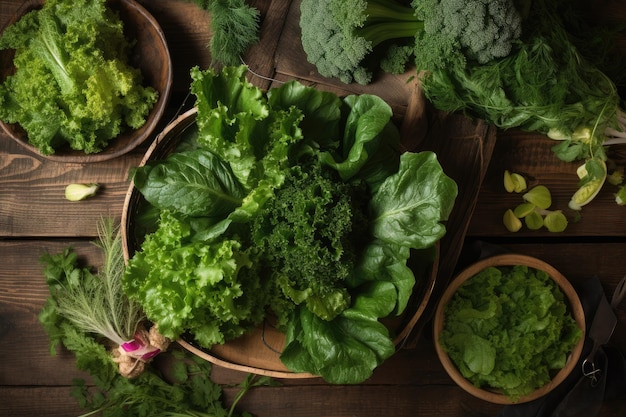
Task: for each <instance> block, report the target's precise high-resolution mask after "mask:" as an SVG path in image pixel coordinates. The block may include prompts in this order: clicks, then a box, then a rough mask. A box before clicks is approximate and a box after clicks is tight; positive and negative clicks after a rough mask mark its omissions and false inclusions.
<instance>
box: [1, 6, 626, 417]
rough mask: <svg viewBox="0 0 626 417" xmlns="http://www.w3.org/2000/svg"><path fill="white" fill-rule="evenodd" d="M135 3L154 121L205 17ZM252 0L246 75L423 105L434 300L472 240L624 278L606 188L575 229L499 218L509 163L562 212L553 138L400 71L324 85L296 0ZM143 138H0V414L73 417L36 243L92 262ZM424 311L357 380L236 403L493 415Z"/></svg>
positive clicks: (345, 411) (302, 412)
mask: <svg viewBox="0 0 626 417" xmlns="http://www.w3.org/2000/svg"><path fill="white" fill-rule="evenodd" d="M141 3H142V4H143V5H144V6H145V7H146V8H147V9H148V10H149V11H150V12H151V13H152V14H153V15H154V16H155V17H156V18H157V20H158V21H159V22H160V24H161V26H162V28H163V30H164V32H165V35H166V37H167V41H168V43H169V46H170V49H171V54H172V60H173V63H174V66H175V68H174V71H175V72H174V86H173V93H172V96H171V99H170V105H169V108H168V112H167V113H166V114H165V116H164V119H163V122H162V126H161V128H162V127H164V126H165V124H166V123H167V122H168V121H170V120H171V119H172V117H174V116H175V115H176V114H177V113H178V112H179V111H180V106H181V105H183V103H184V102H185V96H186V94H187V91H188V86H189V68H191V67H192V66H193V65H199V66H200V67H207V66H208V65H209V64H210V56H209V53H208V50H207V48H206V45H207V42H208V40H209V38H210V32H209V29H208V22H209V16H208V14H207V13H205V12H203V11H201V10H200V9H198V8H197V7H196V6H195V5H193V4H192V3H190V2H185V1H167V0H152V1H147V0H143V1H141ZM253 3H254V4H255V5H256V6H257V7H258V8H259V9H260V10H261V12H262V17H263V21H262V36H261V43H260V44H259V45H257V46H256V47H254V48H252V50H251V51H249V54H248V55H247V57H246V61H247V63H248V64H249V66H250V69H251V71H254V72H255V73H257V74H259V75H260V76H258V77H257V76H253V77H251V80H252V82H254V83H255V84H257V85H258V86H260V87H263V88H269V87H271V86H273V85H276V84H277V83H280V82H282V81H286V80H290V79H298V80H301V81H302V82H304V83H307V84H311V85H317V86H318V87H319V88H322V89H327V90H331V91H335V92H337V93H339V94H348V93H364V92H367V93H374V94H378V95H380V96H381V97H383V98H384V99H385V100H387V101H388V102H389V103H390V104H391V106H392V107H393V109H394V111H395V113H396V115H397V118H398V120H399V121H400V123H401V122H402V120H404V119H409V118H408V117H405V116H406V115H410V116H414V115H416V114H421V111H422V110H424V114H423V117H424V120H428V122H429V125H428V126H429V128H430V130H429V131H428V135H427V136H426V139H424V140H423V141H422V142H420V145H419V147H420V148H422V149H427V148H428V149H433V150H436V151H437V152H438V155H439V158H440V160H441V163H442V165H443V166H444V169H445V170H446V171H447V172H448V174H449V175H451V176H452V177H453V178H454V179H455V180H457V182H458V184H459V190H460V193H459V199H458V202H457V206H456V207H455V211H454V213H453V215H452V217H451V219H450V222H449V224H448V235H446V237H445V238H444V239H443V241H442V245H441V247H442V259H441V264H440V270H439V277H438V288H437V289H436V291H435V294H434V298H433V300H434V301H436V297H437V294H438V293H440V291H441V290H442V288H443V287H445V283H446V282H447V280H448V279H449V278H450V277H451V276H453V274H454V272H455V271H456V270H458V268H460V267H461V266H463V265H464V262H466V261H467V260H468V259H469V256H470V255H469V248H470V247H471V245H472V244H473V243H475V242H476V241H484V242H489V243H494V244H498V245H501V246H502V247H504V248H506V249H508V250H511V251H515V252H519V253H524V254H528V255H533V256H536V257H539V258H541V259H543V260H545V261H547V262H549V263H551V264H552V265H554V266H555V267H556V268H557V269H559V270H560V271H561V272H562V273H563V274H564V275H565V276H567V277H568V278H569V279H570V280H571V282H572V283H573V284H574V285H575V286H576V285H579V284H580V283H581V282H583V281H584V280H585V279H587V278H589V277H591V276H593V275H594V274H597V275H598V276H599V277H600V279H601V282H602V284H603V287H604V289H605V292H606V294H607V295H608V296H610V295H611V293H612V292H613V290H614V289H615V287H616V285H617V283H618V281H619V280H620V279H621V278H622V277H623V276H624V275H625V274H626V264H625V263H624V256H625V255H626V207H620V206H617V205H616V204H615V203H614V202H613V195H612V192H613V191H614V190H612V189H611V188H610V187H605V189H603V190H602V192H601V193H600V195H599V196H598V197H597V199H596V200H595V201H594V202H593V203H592V204H590V205H589V206H588V207H587V208H585V209H584V211H583V216H582V220H581V221H580V222H578V223H571V224H570V225H569V227H568V228H567V230H566V231H565V232H564V233H560V234H550V233H549V232H546V231H532V232H531V231H520V232H518V233H517V234H512V233H509V232H507V231H506V230H505V229H504V227H503V225H502V222H501V219H502V214H503V212H504V210H506V209H507V208H512V207H514V206H516V205H517V204H518V203H519V201H520V200H519V199H520V197H519V195H516V194H508V193H506V192H505V191H504V190H503V186H502V175H503V171H504V170H505V169H509V170H511V171H514V172H519V173H521V174H523V175H525V176H526V177H527V178H529V182H530V184H529V185H531V186H532V185H536V184H543V185H546V186H547V187H548V188H549V189H550V190H551V192H552V194H553V200H554V208H558V209H563V210H566V209H567V202H568V201H569V197H570V195H571V194H572V193H573V192H574V190H575V189H576V181H575V174H574V172H575V168H576V164H568V163H564V162H561V161H559V160H557V159H556V158H555V157H554V156H553V155H552V153H551V152H550V147H551V145H552V144H553V143H552V142H551V141H550V140H548V139H546V138H544V137H542V136H538V135H532V134H524V133H521V132H518V131H508V132H495V131H494V130H493V129H492V128H489V127H487V126H484V124H482V123H480V122H472V121H470V120H467V119H465V118H463V117H461V116H448V115H441V114H439V113H437V112H433V111H432V109H429V108H428V107H426V108H425V109H424V108H421V107H419V106H418V107H415V106H414V104H415V102H414V101H412V100H411V98H412V94H413V93H414V90H413V89H412V88H411V86H410V85H407V84H406V80H407V77H406V76H397V77H395V76H385V77H383V78H381V79H379V80H378V81H376V82H375V83H373V84H371V85H370V86H367V87H362V86H357V85H349V86H348V85H342V84H340V83H337V82H334V81H331V80H326V79H323V78H321V77H319V76H318V75H316V73H315V71H314V69H313V67H312V66H311V65H309V64H307V63H306V59H305V56H304V54H303V52H302V49H301V47H300V46H299V43H298V42H299V40H298V36H299V35H298V33H299V29H298V16H299V11H298V7H297V5H298V3H299V1H297V0H294V1H290V0H271V1H270V0H266V1H263V0H257V1H254V2H253ZM613 3H615V4H613ZM613 3H610V2H609V4H608V5H606V7H612V8H613V9H614V10H612V13H613V14H616V13H621V16H625V15H624V13H625V12H626V10H624V9H623V8H622V9H619V8H618V6H617V5H616V4H617V2H613ZM20 4H21V1H20V0H2V1H1V2H0V27H2V26H4V24H5V23H6V21H7V20H8V19H9V18H10V17H11V15H12V14H13V13H14V11H15V10H16V9H17V8H18V7H19V5H20ZM602 4H605V3H604V2H603V3H602ZM612 4H613V5H612ZM620 10H621V11H620ZM625 17H626V16H625ZM265 77H267V78H265ZM418 104H419V102H418ZM186 106H189V103H186ZM183 108H185V107H184V106H183ZM410 119H411V120H412V118H410ZM419 126H423V125H419ZM409 127H410V126H409ZM158 130H159V129H158ZM418 133H419V130H418ZM496 138H497V140H496ZM147 145H148V144H147V143H146V144H145V145H144V146H142V147H140V148H139V149H137V150H136V151H134V152H132V153H131V154H128V155H126V156H123V157H119V158H116V159H114V160H111V161H108V162H102V163H95V164H91V165H81V164H62V163H58V162H52V161H49V160H46V159H44V158H41V157H39V156H37V155H34V154H31V153H29V152H28V151H25V150H24V149H22V148H21V147H20V146H19V145H17V144H16V143H14V142H13V141H12V140H11V139H10V138H8V137H6V136H2V135H0V415H2V416H6V417H10V416H15V417H18V416H19V417H26V416H44V415H45V416H71V415H77V414H79V413H80V412H81V409H80V408H79V407H78V405H77V404H76V403H75V401H74V399H73V398H72V397H71V396H70V394H69V393H70V389H71V383H72V379H73V378H83V377H86V375H84V374H82V373H81V372H79V371H77V370H76V368H75V365H74V359H73V357H72V356H71V355H70V354H69V353H67V352H63V351H60V353H59V354H57V355H56V356H51V355H50V353H49V350H48V339H47V335H46V334H45V333H44V331H43V329H42V328H41V326H40V324H39V322H38V321H37V314H38V313H39V311H40V309H41V306H42V305H43V303H44V301H45V299H46V298H47V295H48V293H47V287H46V285H45V282H44V279H43V276H42V273H41V265H40V264H39V262H38V259H39V257H40V256H41V254H42V253H43V252H45V251H48V252H51V253H57V252H59V251H61V250H62V249H64V248H66V247H67V246H70V245H71V246H74V247H75V249H76V250H77V251H78V252H79V254H81V256H84V257H85V259H86V260H87V262H90V263H93V264H94V265H96V264H97V263H98V261H99V259H98V255H97V250H96V249H95V248H94V247H93V246H92V245H91V243H90V242H91V241H93V240H94V239H95V237H96V224H97V222H98V219H99V218H100V217H101V216H103V215H104V216H114V217H117V218H119V216H121V212H122V205H123V201H124V196H125V194H126V191H127V189H128V181H127V176H128V171H129V169H130V168H132V167H133V166H136V165H137V164H138V163H139V161H140V159H141V157H142V155H143V152H145V150H146V148H147ZM614 152H615V155H613V156H614V157H615V158H617V159H618V160H620V161H622V162H624V161H625V160H626V150H625V149H617V148H616V149H615V150H614ZM75 182H98V183H100V184H102V189H101V190H100V191H99V193H98V194H97V196H96V197H94V198H91V199H89V200H85V201H82V202H78V203H72V202H69V201H66V200H65V198H64V187H65V186H66V185H67V184H69V183H75ZM569 214H571V212H569ZM431 308H432V307H431ZM617 314H618V316H619V325H618V328H617V330H616V333H615V335H614V338H613V342H612V343H614V344H615V345H617V346H618V347H620V349H621V350H622V351H625V349H624V347H625V346H626V335H625V333H626V332H625V328H624V325H625V324H626V302H624V303H622V304H621V305H620V306H619V308H618V309H617ZM427 318H428V316H426V319H427ZM426 319H425V320H424V321H423V322H422V323H421V324H420V328H421V329H423V331H421V332H420V333H419V335H418V336H419V337H417V338H416V340H415V343H414V344H413V346H412V347H411V348H405V349H402V350H400V351H398V352H397V353H396V354H395V355H394V356H393V357H392V358H390V359H389V360H388V361H387V362H385V363H384V364H383V365H382V366H380V367H379V368H378V369H377V370H376V371H375V374H374V376H373V377H372V378H371V379H370V380H368V381H366V382H365V383H363V384H359V385H354V386H333V385H329V384H326V383H323V382H321V381H320V380H317V379H311V380H307V379H304V380H301V379H298V380H282V381H281V382H282V385H281V386H278V387H262V388H256V389H253V390H252V391H251V392H249V393H248V394H247V395H246V396H245V397H244V399H243V400H242V401H241V402H240V407H239V408H240V409H241V410H246V411H249V412H251V413H254V414H255V415H257V416H259V417H263V416H291V417H308V416H359V417H366V416H388V415H396V416H450V417H452V416H459V417H460V416H468V415H470V416H494V415H496V414H497V412H498V411H499V410H500V409H501V406H499V405H494V404H490V403H487V402H484V401H481V400H478V399H476V398H474V397H472V396H470V395H469V394H466V393H465V392H464V391H462V390H461V389H460V388H458V387H457V386H456V385H455V384H454V383H453V382H452V380H451V379H450V378H449V377H448V376H447V374H446V373H445V372H444V369H443V367H442V366H441V365H440V363H439V361H438V359H437V356H436V354H435V350H434V347H433V343H432V337H431V335H430V322H429V321H428V320H426ZM212 377H213V379H214V381H216V382H218V383H220V384H230V383H237V382H240V381H241V380H242V379H243V378H244V377H245V375H244V374H242V373H239V372H236V371H232V370H228V369H224V368H220V367H218V366H216V367H214V370H213V375H212ZM236 392H237V389H236V388H229V387H226V386H225V388H224V393H225V402H226V403H230V401H231V400H232V398H233V396H234V395H235V393H236ZM625 393H626V388H625ZM624 410H626V399H621V400H615V401H611V402H606V403H605V404H604V406H603V408H602V410H601V415H602V416H623V415H624Z"/></svg>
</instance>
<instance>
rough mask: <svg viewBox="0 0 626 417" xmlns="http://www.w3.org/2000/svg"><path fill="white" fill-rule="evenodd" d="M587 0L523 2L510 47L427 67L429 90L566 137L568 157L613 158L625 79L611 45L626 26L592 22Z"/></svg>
mask: <svg viewBox="0 0 626 417" xmlns="http://www.w3.org/2000/svg"><path fill="white" fill-rule="evenodd" d="M582 3H583V2H576V1H574V2H572V1H566V0H559V1H555V0H542V1H530V0H524V1H520V2H519V6H520V10H525V12H524V20H523V21H522V24H523V28H524V29H523V33H522V35H521V36H520V38H519V40H518V41H517V42H515V43H514V45H513V49H512V51H511V53H510V54H508V55H507V56H505V57H502V58H497V59H494V60H491V61H489V62H485V63H478V62H470V61H468V62H460V61H459V62H458V63H455V62H452V61H451V62H450V63H449V65H446V66H440V67H432V68H423V69H425V70H426V72H425V73H424V74H423V77H422V79H421V81H422V87H423V89H424V92H425V94H426V97H427V98H428V99H429V100H430V101H431V102H432V103H433V104H434V105H435V107H437V108H438V109H440V110H443V111H450V112H453V111H462V112H464V113H466V114H468V115H470V116H474V117H478V118H481V119H484V120H486V121H488V122H489V123H492V124H494V125H495V126H497V127H499V128H502V129H509V128H520V129H524V130H527V131H532V132H538V133H542V134H546V135H547V136H548V137H550V138H552V139H554V140H557V141H558V142H559V143H558V144H556V145H555V146H553V148H552V150H553V151H554V153H555V155H556V156H557V157H559V158H560V159H562V160H564V161H575V160H584V161H588V160H593V159H600V160H603V161H606V160H607V155H606V147H607V146H608V145H610V144H617V143H623V142H624V137H626V134H625V133H624V132H625V131H626V117H625V116H624V112H623V111H622V110H621V108H620V105H621V98H620V96H619V91H618V89H617V86H616V84H615V82H614V81H613V79H621V80H623V74H624V73H625V72H624V66H623V60H621V61H622V67H621V68H622V69H621V70H620V72H617V73H616V72H613V71H612V72H611V73H610V74H611V77H610V76H609V75H608V73H607V72H605V70H604V69H607V71H608V68H609V67H612V66H613V63H614V59H612V57H615V58H617V56H619V54H615V53H614V52H612V51H607V48H609V47H610V46H612V45H615V42H614V41H613V39H614V37H615V34H616V33H618V30H619V29H620V27H619V25H616V26H615V28H610V27H608V25H599V28H595V29H594V28H591V27H590V25H589V24H588V23H586V22H585V20H584V18H583V16H585V13H586V12H585V10H584V9H582V8H581V7H582V6H581V5H582ZM590 40H593V41H590ZM600 43H602V44H604V45H600ZM607 62H608V64H607ZM418 69H420V67H419V63H418ZM597 178H600V177H597ZM580 186H581V188H582V187H583V186H584V184H581V185H580ZM601 187H602V184H596V187H587V189H585V190H583V191H582V192H581V194H582V195H580V194H579V195H577V196H576V199H574V204H573V205H572V208H574V209H576V210H580V204H578V203H577V202H576V200H578V199H579V197H581V198H580V201H584V202H585V203H588V202H589V201H591V199H592V198H593V196H592V198H591V199H589V198H587V197H589V196H590V195H592V191H595V190H599V189H600V188H601ZM590 189H591V190H590ZM576 204H578V206H576Z"/></svg>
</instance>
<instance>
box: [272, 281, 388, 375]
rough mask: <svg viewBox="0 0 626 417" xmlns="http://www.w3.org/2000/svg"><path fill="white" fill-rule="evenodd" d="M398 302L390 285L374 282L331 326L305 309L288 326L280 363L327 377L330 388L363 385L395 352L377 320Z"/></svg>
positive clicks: (298, 311) (386, 332)
mask: <svg viewBox="0 0 626 417" xmlns="http://www.w3.org/2000/svg"><path fill="white" fill-rule="evenodd" d="M395 298H396V294H395V288H394V286H393V285H392V284H390V283H388V282H376V283H372V284H371V285H369V286H367V289H364V291H363V292H362V293H361V294H360V296H359V297H358V299H357V300H356V301H355V303H354V305H353V306H352V307H350V308H349V309H346V310H344V312H343V313H341V315H340V316H338V317H337V318H336V319H334V320H332V321H330V322H327V321H324V320H322V319H320V318H319V317H317V316H316V315H314V314H313V313H311V312H310V311H309V310H308V309H307V308H306V307H301V308H300V309H299V310H297V311H296V314H295V317H294V318H293V319H292V321H291V322H290V328H289V330H288V331H287V339H286V347H285V349H284V351H283V353H282V354H281V357H280V358H281V360H282V362H283V363H284V364H285V365H286V366H287V367H288V368H290V369H293V370H295V371H301V372H313V373H315V374H318V375H323V376H324V379H325V380H326V381H328V382H331V383H342V384H354V383H360V382H362V381H364V380H365V379H367V378H369V377H370V376H371V374H372V371H373V369H374V368H376V367H377V366H378V365H380V364H381V363H382V362H383V361H384V360H385V359H387V358H389V357H390V356H391V355H392V354H393V353H394V352H395V346H394V344H393V342H392V341H391V339H390V337H389V330H388V329H387V328H386V327H385V325H384V324H382V323H381V322H380V321H378V318H379V317H385V316H387V315H388V314H389V313H390V311H389V306H390V305H393V304H394V301H393V300H395Z"/></svg>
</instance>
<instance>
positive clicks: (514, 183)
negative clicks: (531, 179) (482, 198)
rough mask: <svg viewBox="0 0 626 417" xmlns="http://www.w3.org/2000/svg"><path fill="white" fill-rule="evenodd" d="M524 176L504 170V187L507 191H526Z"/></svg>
mask: <svg viewBox="0 0 626 417" xmlns="http://www.w3.org/2000/svg"><path fill="white" fill-rule="evenodd" d="M526 188H527V185H526V178H524V177H523V176H521V175H520V174H518V173H516V172H509V170H504V189H505V190H506V191H507V192H509V193H513V192H516V193H521V192H524V191H526Z"/></svg>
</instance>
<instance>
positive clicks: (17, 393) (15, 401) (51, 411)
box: [0, 386, 84, 417]
mask: <svg viewBox="0 0 626 417" xmlns="http://www.w3.org/2000/svg"><path fill="white" fill-rule="evenodd" d="M71 390H72V388H71V387H70V386H47V387H0V415H2V416H3V417H42V416H46V417H68V416H78V415H81V414H83V413H84V410H82V409H81V408H80V406H79V405H78V403H77V401H76V400H75V399H74V398H73V397H72V396H71V395H70V392H71Z"/></svg>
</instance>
